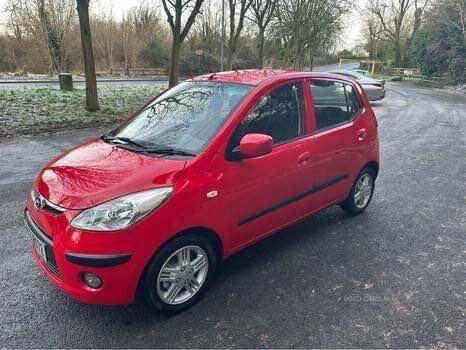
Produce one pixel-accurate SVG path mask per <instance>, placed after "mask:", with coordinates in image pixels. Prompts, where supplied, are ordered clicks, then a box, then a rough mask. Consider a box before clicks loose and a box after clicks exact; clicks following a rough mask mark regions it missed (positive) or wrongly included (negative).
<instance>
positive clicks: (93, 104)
mask: <svg viewBox="0 0 466 350" xmlns="http://www.w3.org/2000/svg"><path fill="white" fill-rule="evenodd" d="M76 9H77V11H78V17H79V27H80V30H81V45H82V50H83V61H84V74H85V76H86V108H87V110H89V111H96V110H98V109H99V99H98V96H97V81H96V74H95V63H94V50H93V49H92V36H91V26H90V23H89V0H77V7H76Z"/></svg>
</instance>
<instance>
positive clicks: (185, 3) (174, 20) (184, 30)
mask: <svg viewBox="0 0 466 350" xmlns="http://www.w3.org/2000/svg"><path fill="white" fill-rule="evenodd" d="M203 2H204V0H162V5H163V9H164V10H165V13H166V14H167V19H168V24H169V25H170V29H171V31H172V48H171V57H170V67H169V86H170V87H172V86H174V85H176V84H178V77H179V69H180V67H179V66H180V54H181V45H182V44H183V41H184V39H186V36H187V35H188V33H189V31H190V29H191V26H192V25H193V23H194V20H195V19H196V16H197V14H198V13H199V11H200V9H201V6H202V3H203ZM189 11H191V12H190V13H189V14H187V13H188V12H189ZM183 15H185V16H187V19H186V22H185V24H184V26H183V24H182V17H183Z"/></svg>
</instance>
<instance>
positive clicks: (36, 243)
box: [31, 234, 47, 261]
mask: <svg viewBox="0 0 466 350" xmlns="http://www.w3.org/2000/svg"><path fill="white" fill-rule="evenodd" d="M31 238H32V245H33V246H34V248H35V249H36V252H37V254H38V255H39V256H40V257H41V259H42V260H44V261H47V253H46V252H45V244H44V243H42V242H41V241H39V239H38V238H37V237H36V236H34V235H32V234H31Z"/></svg>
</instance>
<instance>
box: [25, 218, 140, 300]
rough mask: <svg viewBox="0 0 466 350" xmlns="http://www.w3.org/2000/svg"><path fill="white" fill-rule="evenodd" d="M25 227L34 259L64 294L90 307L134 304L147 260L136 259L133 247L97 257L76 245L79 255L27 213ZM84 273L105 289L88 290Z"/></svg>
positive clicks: (108, 237)
mask: <svg viewBox="0 0 466 350" xmlns="http://www.w3.org/2000/svg"><path fill="white" fill-rule="evenodd" d="M25 224H26V227H27V229H28V231H29V234H30V235H31V240H32V241H33V242H35V243H33V247H32V251H33V256H34V259H35V260H36V262H37V264H38V266H39V267H40V269H41V270H42V272H43V273H44V274H45V275H46V277H47V278H48V279H49V280H50V281H51V282H52V283H53V284H55V285H56V286H57V287H58V288H59V289H61V290H62V291H63V292H65V294H67V295H69V296H71V297H72V298H74V299H76V300H78V301H81V302H84V303H87V304H105V305H119V304H130V303H132V302H133V301H134V298H135V293H136V289H137V285H138V282H139V277H140V276H141V274H142V271H143V269H144V264H145V261H144V262H142V261H140V260H138V259H136V258H135V255H134V253H133V252H132V251H133V250H132V249H131V247H127V248H126V249H122V248H121V247H119V249H121V252H119V253H114V252H112V253H111V254H100V253H98V254H96V253H94V252H93V251H89V252H83V251H82V249H79V246H76V245H75V246H74V248H75V249H76V250H78V249H79V250H78V251H79V253H77V252H74V251H71V249H70V248H73V247H71V246H72V245H70V244H69V241H68V242H67V240H65V239H63V237H57V236H54V237H52V236H51V235H49V234H48V233H46V232H45V231H44V230H43V229H42V228H41V227H40V226H39V225H38V224H37V223H36V221H35V220H34V218H32V216H31V215H30V214H29V213H28V211H27V210H26V211H25ZM107 239H108V240H109V243H110V240H111V239H112V237H111V236H109V235H107ZM37 241H39V242H37ZM41 247H43V248H41ZM39 248H40V249H39ZM133 249H134V248H133ZM44 252H45V253H44ZM44 254H45V258H44ZM84 273H92V274H95V275H96V276H98V277H99V279H100V280H101V281H102V286H101V287H99V288H97V289H94V288H91V287H89V286H88V285H87V284H86V283H85V282H84V280H83V274H84Z"/></svg>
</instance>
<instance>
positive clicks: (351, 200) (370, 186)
mask: <svg viewBox="0 0 466 350" xmlns="http://www.w3.org/2000/svg"><path fill="white" fill-rule="evenodd" d="M374 188H375V172H374V170H373V169H371V168H364V169H363V170H362V171H361V172H360V173H359V175H358V177H357V178H356V180H355V181H354V183H353V186H352V187H351V191H350V193H349V195H348V197H347V198H346V199H345V201H344V202H342V203H341V204H340V206H341V208H342V209H343V210H345V211H346V212H347V213H348V214H350V215H358V214H361V213H362V212H363V211H364V210H366V208H367V207H368V206H369V203H370V202H371V200H372V195H373V194H374Z"/></svg>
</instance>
